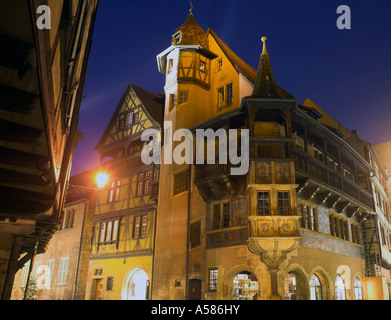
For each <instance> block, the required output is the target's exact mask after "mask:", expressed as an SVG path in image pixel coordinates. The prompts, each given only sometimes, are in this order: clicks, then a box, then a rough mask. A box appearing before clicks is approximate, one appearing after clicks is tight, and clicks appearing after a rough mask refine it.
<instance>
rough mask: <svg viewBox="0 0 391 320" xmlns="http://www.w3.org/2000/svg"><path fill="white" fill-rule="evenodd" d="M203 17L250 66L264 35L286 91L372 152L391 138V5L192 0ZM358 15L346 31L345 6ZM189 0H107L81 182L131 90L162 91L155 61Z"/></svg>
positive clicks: (81, 152) (90, 89)
mask: <svg viewBox="0 0 391 320" xmlns="http://www.w3.org/2000/svg"><path fill="white" fill-rule="evenodd" d="M193 5H194V11H193V13H194V16H195V18H196V20H197V22H198V24H199V25H200V26H201V27H202V28H203V29H204V30H205V31H206V30H207V28H208V27H209V28H211V29H212V30H213V31H214V32H216V34H217V35H218V36H219V37H220V38H221V39H222V40H223V41H224V42H225V43H226V44H227V45H228V46H229V47H230V48H231V49H232V50H233V51H234V52H235V53H236V54H237V55H238V56H239V57H241V58H242V59H243V60H244V61H245V62H247V63H248V64H250V65H251V66H253V67H254V68H257V67H258V62H259V56H260V54H261V49H262V42H261V37H262V36H267V38H268V40H267V49H268V53H269V55H270V58H271V63H272V68H273V71H274V76H275V79H276V82H277V84H278V85H279V86H280V87H282V88H283V89H285V90H286V91H288V92H289V93H291V94H292V95H293V96H294V97H295V98H296V99H298V100H299V102H300V103H302V102H304V100H305V99H306V98H310V99H311V100H312V101H314V102H315V103H316V104H317V105H318V106H319V107H321V108H322V109H323V110H325V111H326V112H327V113H328V114H330V115H331V116H333V117H334V118H335V119H336V120H337V121H339V122H340V123H341V124H342V125H344V126H345V127H346V128H348V129H349V130H354V129H358V132H359V137H360V138H361V139H363V140H366V141H368V142H370V143H372V144H377V143H382V142H386V141H390V140H391V123H390V119H391V99H390V95H391V76H390V75H391V62H390V59H391V1H390V0H372V1H369V0H355V1H347V0H340V1H334V0H317V1H311V0H299V1H292V0H291V1H285V0H193ZM340 5H348V6H349V7H350V9H351V23H352V24H351V29H350V30H339V29H338V28H337V25H336V21H337V18H338V17H339V14H337V8H338V6H340ZM189 8H190V4H189V1H187V0H165V1H162V0H142V1H141V0H101V1H100V5H99V9H98V16H97V21H96V25H95V30H94V38H93V45H92V51H91V54H90V58H89V67H88V74H87V80H86V87H85V91H84V96H85V97H84V100H83V103H82V108H81V111H80V121H79V130H80V131H81V132H83V133H84V138H83V139H82V140H81V141H80V142H79V144H78V146H77V148H76V150H75V152H74V158H73V167H72V175H74V174H77V173H80V172H82V171H85V170H88V169H91V168H93V167H96V166H97V165H98V164H99V154H98V152H97V151H94V150H93V148H94V147H95V145H96V143H97V142H98V140H99V139H100V137H101V135H102V134H103V131H104V130H105V128H106V126H107V124H108V122H109V120H110V117H111V115H112V113H113V112H114V110H115V108H116V106H117V104H118V102H119V100H120V98H121V95H122V93H123V91H124V90H125V87H126V85H127V83H128V82H131V83H134V84H136V85H138V86H141V87H143V88H145V89H147V90H149V91H151V92H153V93H159V92H163V86H164V75H163V74H161V73H159V71H158V68H157V62H156V55H157V54H159V53H160V52H162V51H163V50H165V49H166V48H168V47H169V46H170V44H171V36H172V34H173V33H174V32H175V30H176V29H177V27H179V26H180V25H181V24H182V23H183V22H184V21H185V20H186V18H187V15H188V14H189Z"/></svg>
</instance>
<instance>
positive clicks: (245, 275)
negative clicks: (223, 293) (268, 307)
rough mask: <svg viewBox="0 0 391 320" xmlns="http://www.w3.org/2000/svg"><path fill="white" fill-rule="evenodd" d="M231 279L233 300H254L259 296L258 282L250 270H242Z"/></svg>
mask: <svg viewBox="0 0 391 320" xmlns="http://www.w3.org/2000/svg"><path fill="white" fill-rule="evenodd" d="M232 281H233V283H232V288H233V292H232V298H233V299H234V300H256V299H257V297H259V282H258V280H257V278H256V277H255V275H254V274H252V273H251V272H248V271H242V272H240V273H238V274H237V275H236V276H235V277H234V278H233V280H232Z"/></svg>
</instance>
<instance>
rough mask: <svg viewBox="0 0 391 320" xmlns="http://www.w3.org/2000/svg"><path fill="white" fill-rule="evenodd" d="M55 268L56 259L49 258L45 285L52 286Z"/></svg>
mask: <svg viewBox="0 0 391 320" xmlns="http://www.w3.org/2000/svg"><path fill="white" fill-rule="evenodd" d="M53 269H54V259H52V260H48V262H47V265H46V269H45V283H44V284H45V286H50V285H51V284H52V277H53Z"/></svg>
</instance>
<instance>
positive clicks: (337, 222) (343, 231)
mask: <svg viewBox="0 0 391 320" xmlns="http://www.w3.org/2000/svg"><path fill="white" fill-rule="evenodd" d="M329 223H330V234H331V235H332V236H334V237H338V238H341V239H344V240H348V241H349V223H348V221H347V220H346V219H343V218H340V217H339V216H338V215H337V214H334V213H329ZM352 228H353V229H352ZM351 229H352V242H355V241H358V238H357V237H358V228H357V230H356V229H355V228H354V227H352V225H351ZM356 231H357V233H356ZM355 243H358V242H355Z"/></svg>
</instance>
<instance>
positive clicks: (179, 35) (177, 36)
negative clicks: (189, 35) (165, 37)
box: [172, 31, 182, 44]
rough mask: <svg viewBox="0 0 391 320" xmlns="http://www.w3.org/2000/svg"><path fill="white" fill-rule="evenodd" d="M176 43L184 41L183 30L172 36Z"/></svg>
mask: <svg viewBox="0 0 391 320" xmlns="http://www.w3.org/2000/svg"><path fill="white" fill-rule="evenodd" d="M172 38H173V40H174V44H179V43H181V41H182V32H180V31H178V32H177V33H175V34H174V35H173V36H172Z"/></svg>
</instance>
